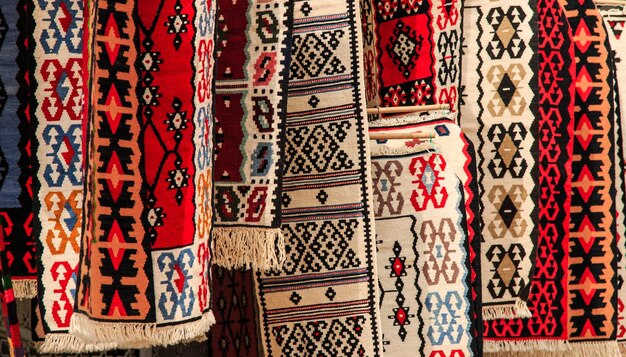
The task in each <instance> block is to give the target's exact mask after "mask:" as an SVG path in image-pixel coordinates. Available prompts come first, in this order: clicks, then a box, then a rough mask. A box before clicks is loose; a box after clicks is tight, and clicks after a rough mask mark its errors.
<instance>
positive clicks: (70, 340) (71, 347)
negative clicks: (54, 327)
mask: <svg viewBox="0 0 626 357" xmlns="http://www.w3.org/2000/svg"><path fill="white" fill-rule="evenodd" d="M35 347H36V348H37V352H39V353H40V354H49V353H53V354H54V353H88V352H101V351H107V350H112V349H115V348H117V345H116V344H115V343H113V342H112V343H98V344H89V343H85V342H83V341H82V340H81V339H79V338H78V337H76V336H74V335H70V334H67V333H63V334H51V335H46V339H45V341H43V342H37V343H36V344H35Z"/></svg>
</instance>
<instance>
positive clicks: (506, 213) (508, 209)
mask: <svg viewBox="0 0 626 357" xmlns="http://www.w3.org/2000/svg"><path fill="white" fill-rule="evenodd" d="M498 214H500V217H502V220H503V221H504V224H506V226H507V227H508V228H511V223H513V219H515V215H516V214H517V207H515V204H514V203H513V200H512V199H511V196H509V195H507V196H506V197H505V198H504V200H503V201H502V205H501V206H500V209H499V210H498Z"/></svg>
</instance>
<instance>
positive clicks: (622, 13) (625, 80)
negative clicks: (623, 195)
mask: <svg viewBox="0 0 626 357" xmlns="http://www.w3.org/2000/svg"><path fill="white" fill-rule="evenodd" d="M598 10H599V11H600V15H601V16H602V18H603V20H604V25H605V28H606V30H607V34H608V37H609V44H610V46H611V49H612V51H613V63H614V65H615V79H616V81H617V85H616V86H614V88H616V90H615V93H616V95H617V98H618V99H619V108H620V111H619V118H620V121H614V122H616V123H619V124H620V126H621V131H618V132H616V134H621V140H616V147H617V148H618V149H621V150H622V154H623V150H624V149H625V148H626V125H624V120H626V36H622V32H623V30H624V24H626V5H621V6H620V5H617V6H614V5H598ZM617 114H618V113H616V117H617ZM622 158H623V157H622ZM615 162H616V163H619V165H615V166H616V167H617V168H618V172H620V170H621V172H622V173H624V172H625V171H624V166H625V164H626V163H625V162H624V161H623V160H622V161H621V162H620V161H617V160H616V161H615ZM620 176H621V177H620ZM620 176H617V175H616V183H617V179H619V178H621V179H622V180H623V179H624V177H623V175H620ZM622 184H623V182H622ZM617 188H618V189H619V186H617ZM618 197H619V196H618ZM620 208H621V209H620ZM616 209H617V212H618V215H617V219H618V222H617V231H618V242H617V243H618V245H617V248H618V252H619V254H618V261H617V266H618V269H617V274H618V282H623V281H624V279H626V268H625V267H624V265H625V263H626V260H625V259H626V258H625V257H626V236H625V235H624V230H625V224H624V218H625V217H626V215H625V214H624V213H625V212H624V204H623V202H622V201H620V200H616ZM617 294H618V303H617V306H618V316H617V341H618V343H619V344H620V348H621V350H622V353H625V351H626V346H625V344H626V309H625V308H624V307H623V306H624V305H625V304H626V285H624V284H623V283H619V284H618V293H617Z"/></svg>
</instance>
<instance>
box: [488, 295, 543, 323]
mask: <svg viewBox="0 0 626 357" xmlns="http://www.w3.org/2000/svg"><path fill="white" fill-rule="evenodd" d="M532 316H533V315H532V313H531V312H530V310H529V309H528V305H526V302H525V301H524V300H521V299H517V300H516V301H515V304H512V305H498V306H483V319H485V320H496V319H515V318H520V319H523V318H530V317H532Z"/></svg>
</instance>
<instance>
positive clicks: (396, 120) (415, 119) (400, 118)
mask: <svg viewBox="0 0 626 357" xmlns="http://www.w3.org/2000/svg"><path fill="white" fill-rule="evenodd" d="M433 119H449V120H454V114H453V113H452V112H451V111H449V110H433V111H431V112H428V113H427V114H419V113H413V114H400V115H396V116H387V117H385V118H384V119H375V120H372V121H370V122H369V123H368V124H367V125H368V126H369V127H370V128H386V127H389V126H396V125H406V124H409V125H410V124H419V123H423V122H425V121H430V120H433Z"/></svg>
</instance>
